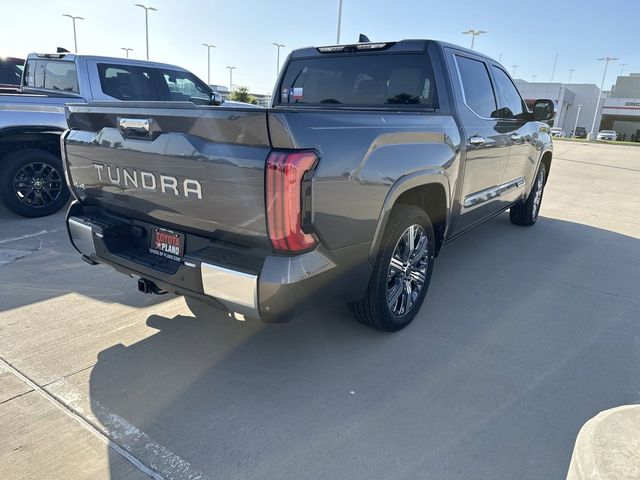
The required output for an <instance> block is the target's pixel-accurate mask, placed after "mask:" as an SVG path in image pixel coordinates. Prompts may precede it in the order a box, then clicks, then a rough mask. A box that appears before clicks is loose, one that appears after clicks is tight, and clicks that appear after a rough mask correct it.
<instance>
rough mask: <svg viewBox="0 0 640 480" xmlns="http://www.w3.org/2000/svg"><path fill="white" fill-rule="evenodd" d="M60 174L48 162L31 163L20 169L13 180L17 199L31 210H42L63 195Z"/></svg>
mask: <svg viewBox="0 0 640 480" xmlns="http://www.w3.org/2000/svg"><path fill="white" fill-rule="evenodd" d="M62 183H63V181H62V177H61V176H60V172H58V170H57V169H56V168H55V167H54V166H53V165H51V164H49V163H46V162H31V163H29V164H27V165H25V166H23V167H22V168H20V169H19V170H18V171H17V172H16V174H15V176H14V179H13V189H14V193H15V195H16V198H18V200H20V201H21V202H22V203H23V204H25V205H27V206H29V207H31V208H42V207H46V206H47V205H50V204H51V203H53V202H55V201H56V200H57V199H58V197H60V195H61V194H62V189H63V184H62Z"/></svg>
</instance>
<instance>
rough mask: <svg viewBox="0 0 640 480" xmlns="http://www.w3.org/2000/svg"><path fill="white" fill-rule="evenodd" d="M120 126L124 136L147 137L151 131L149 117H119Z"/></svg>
mask: <svg viewBox="0 0 640 480" xmlns="http://www.w3.org/2000/svg"><path fill="white" fill-rule="evenodd" d="M118 127H119V128H120V131H121V132H122V134H123V135H124V136H134V137H147V136H149V134H150V133H151V121H150V120H149V119H148V118H122V117H120V118H118Z"/></svg>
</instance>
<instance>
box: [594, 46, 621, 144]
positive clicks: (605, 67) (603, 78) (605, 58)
mask: <svg viewBox="0 0 640 480" xmlns="http://www.w3.org/2000/svg"><path fill="white" fill-rule="evenodd" d="M598 60H599V61H601V62H604V73H603V74H602V82H601V83H600V93H599V94H598V101H597V102H596V113H595V114H594V115H593V123H592V124H591V131H590V132H589V140H591V139H592V138H593V135H594V130H595V128H596V120H597V119H598V109H599V107H600V99H601V98H602V89H603V88H604V81H605V78H606V77H607V68H608V67H609V62H615V61H616V60H618V59H617V58H615V57H603V58H599V59H598Z"/></svg>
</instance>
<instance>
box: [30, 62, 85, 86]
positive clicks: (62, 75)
mask: <svg viewBox="0 0 640 480" xmlns="http://www.w3.org/2000/svg"><path fill="white" fill-rule="evenodd" d="M25 86H27V87H31V88H39V89H43V90H51V91H54V92H65V93H75V94H80V90H79V88H78V72H77V71H76V64H75V63H74V62H69V61H65V60H54V59H32V60H29V61H28V62H27V64H26V69H25Z"/></svg>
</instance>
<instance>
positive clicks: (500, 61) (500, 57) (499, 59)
mask: <svg viewBox="0 0 640 480" xmlns="http://www.w3.org/2000/svg"><path fill="white" fill-rule="evenodd" d="M498 63H502V53H501V54H500V56H499V57H498Z"/></svg>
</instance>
